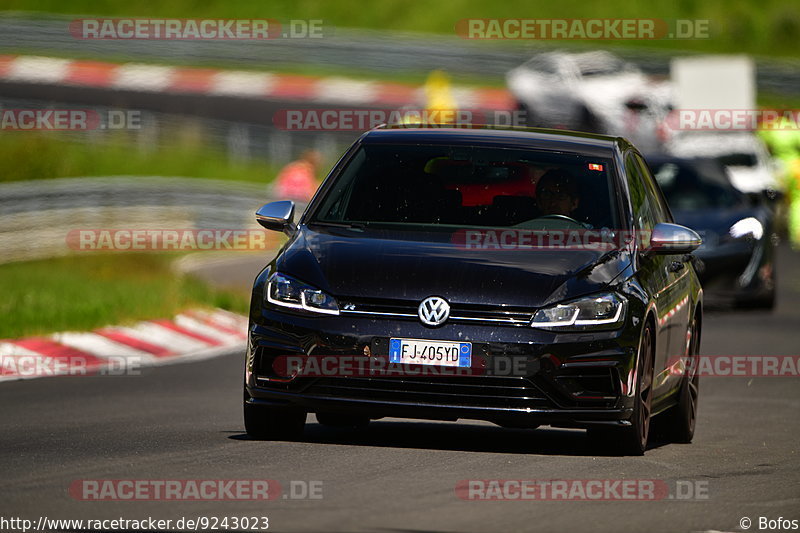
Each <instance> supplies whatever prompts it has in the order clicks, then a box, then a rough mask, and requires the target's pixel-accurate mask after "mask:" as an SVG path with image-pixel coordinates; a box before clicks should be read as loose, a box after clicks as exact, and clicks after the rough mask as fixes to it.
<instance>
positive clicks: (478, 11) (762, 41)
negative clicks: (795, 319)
mask: <svg viewBox="0 0 800 533" xmlns="http://www.w3.org/2000/svg"><path fill="white" fill-rule="evenodd" d="M4 9H6V10H20V11H33V12H36V11H39V12H51V13H64V14H74V15H97V16H119V17H125V16H128V17H179V18H272V19H278V20H281V21H289V20H292V19H300V20H303V19H305V20H307V19H323V20H324V22H325V24H327V25H332V26H339V27H357V28H370V29H376V30H413V31H423V32H436V33H442V34H450V35H454V34H455V30H454V28H455V24H456V22H457V21H459V20H461V19H465V18H535V19H554V18H555V19H571V18H611V17H613V18H621V19H641V18H648V19H665V20H668V21H670V20H675V19H700V20H709V21H710V30H711V32H710V38H707V39H695V40H644V41H643V40H624V39H622V40H615V41H612V40H606V41H586V42H587V43H593V44H594V46H597V45H598V44H601V45H603V46H608V45H609V44H613V45H620V46H630V47H642V46H648V47H653V48H661V49H668V50H681V49H684V50H697V51H702V52H722V53H742V52H747V53H755V54H764V55H781V56H787V57H798V56H800V48H798V46H797V42H798V40H799V39H800V10H798V9H797V5H796V2H794V1H791V0H705V1H703V2H697V1H680V2H676V1H674V0H652V1H651V2H648V3H647V4H646V5H644V4H641V3H637V2H629V1H627V0H607V1H605V2H586V1H585V0H561V1H560V2H542V1H540V2H531V1H530V0H506V1H504V2H495V1H491V0H451V1H448V2H430V1H429V0H384V1H381V2H371V3H369V4H365V3H364V2H363V1H362V0H336V1H333V0H302V1H298V0H271V1H270V2H269V3H268V4H265V3H264V2H262V1H259V0H241V1H239V2H226V1H224V0H209V1H206V2H197V1H196V0H172V1H170V2H161V3H153V2H149V1H147V0H130V1H128V2H118V1H115V0H71V1H70V2H63V1H61V0H5V2H4ZM561 42H565V41H561ZM549 43H550V44H559V43H558V42H557V41H550V42H549Z"/></svg>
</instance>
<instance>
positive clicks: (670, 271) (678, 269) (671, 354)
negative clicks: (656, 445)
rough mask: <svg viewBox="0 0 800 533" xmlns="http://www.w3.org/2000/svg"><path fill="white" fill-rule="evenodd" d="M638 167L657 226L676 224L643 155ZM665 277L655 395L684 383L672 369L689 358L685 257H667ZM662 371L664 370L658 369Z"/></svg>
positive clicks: (638, 157) (636, 156) (637, 157)
mask: <svg viewBox="0 0 800 533" xmlns="http://www.w3.org/2000/svg"><path fill="white" fill-rule="evenodd" d="M633 158H634V160H635V161H636V164H637V165H638V166H639V168H640V172H641V176H642V179H643V181H644V186H645V191H646V193H647V196H648V198H650V199H651V200H652V209H653V216H654V219H655V220H654V221H655V222H656V223H660V222H666V223H670V224H671V223H673V219H672V214H671V213H670V210H669V207H668V206H667V202H666V200H665V199H664V195H663V194H662V193H661V189H660V188H659V187H658V183H657V182H656V180H655V178H654V177H653V174H652V173H651V172H650V168H649V167H648V166H647V163H646V162H645V161H644V159H643V158H642V156H641V155H639V154H633ZM661 257H662V258H663V259H664V262H665V265H664V268H665V273H666V281H667V285H666V287H665V289H664V293H663V298H662V301H663V305H664V307H663V308H661V309H659V320H663V321H664V322H665V324H666V327H667V338H668V342H667V349H666V351H667V354H666V359H665V360H664V361H663V365H664V366H663V370H662V373H661V375H659V372H658V371H657V372H656V374H655V388H654V391H655V392H656V393H659V390H660V389H661V391H662V392H663V391H666V390H668V389H670V388H671V387H672V386H673V385H677V384H678V382H679V381H680V373H678V372H671V371H670V370H671V368H670V367H671V366H672V365H675V364H678V362H679V361H680V360H681V358H682V357H684V356H685V355H686V349H687V346H688V345H687V340H688V337H687V335H688V332H689V321H690V319H691V318H690V317H691V298H690V292H691V277H690V268H689V266H688V264H687V263H686V262H685V261H684V257H683V255H664V256H661ZM656 368H657V369H658V368H661V367H658V366H657V367H656Z"/></svg>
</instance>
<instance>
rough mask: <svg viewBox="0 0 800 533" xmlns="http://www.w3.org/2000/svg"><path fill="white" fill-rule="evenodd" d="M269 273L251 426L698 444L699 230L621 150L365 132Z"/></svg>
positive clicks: (457, 134)
mask: <svg viewBox="0 0 800 533" xmlns="http://www.w3.org/2000/svg"><path fill="white" fill-rule="evenodd" d="M256 218H257V220H258V222H259V223H260V224H261V225H262V226H264V227H266V228H268V229H274V230H278V231H283V232H285V233H286V234H287V235H288V236H289V239H288V241H287V242H286V244H285V245H284V246H283V248H282V249H281V250H280V252H279V253H278V255H277V256H276V257H275V258H274V259H273V260H272V261H271V262H270V263H269V264H268V265H267V266H266V267H265V268H264V270H263V271H262V272H261V273H260V274H259V275H258V276H257V278H256V280H255V283H254V287H253V293H252V302H251V308H250V326H249V343H248V350H247V355H246V369H245V383H244V419H245V427H246V430H247V433H248V434H249V435H250V436H251V437H253V438H259V439H291V438H297V437H299V436H300V435H301V434H302V431H303V427H304V425H305V422H306V417H307V414H308V413H315V414H316V417H317V420H318V421H319V422H320V423H321V424H326V425H338V426H363V425H366V424H367V423H368V422H369V421H370V420H375V419H379V418H382V417H403V418H421V419H435V420H458V419H477V420H485V421H490V422H493V423H496V424H499V425H501V426H507V427H522V428H524V427H529V428H535V427H537V426H539V425H550V426H555V427H577V428H586V429H587V430H588V432H589V436H590V438H593V439H597V440H598V442H603V443H605V444H610V445H612V446H614V447H615V448H616V449H618V450H619V451H620V452H623V453H631V454H642V453H644V450H645V448H646V446H647V441H648V434H649V432H650V431H649V429H650V420H651V418H652V417H653V416H655V415H658V418H659V419H660V421H661V422H663V425H662V427H663V429H664V431H665V435H666V436H668V437H669V438H670V439H671V440H673V441H676V442H690V441H691V439H692V436H693V433H694V426H695V418H696V412H697V400H698V378H697V376H696V375H695V374H694V373H693V371H692V369H694V368H696V366H694V365H693V364H692V362H693V361H694V356H695V355H696V354H697V352H698V347H699V344H700V331H701V324H702V289H701V287H700V284H699V282H698V279H697V276H696V274H695V271H694V268H693V266H692V256H691V252H692V251H693V250H694V249H696V248H697V247H698V246H699V245H700V238H699V236H698V235H697V234H696V233H695V232H693V231H692V230H690V229H687V228H685V227H682V226H678V225H675V224H674V223H673V219H672V215H671V214H670V211H669V208H668V207H667V204H666V202H665V201H664V198H663V196H662V194H661V191H660V189H659V188H658V185H657V184H656V182H655V181H654V179H653V176H652V175H651V173H650V171H649V170H648V167H647V165H646V164H645V162H644V160H643V158H642V156H641V155H640V154H639V152H638V151H637V150H636V149H635V148H634V147H633V146H632V145H631V144H629V143H628V142H627V141H625V140H624V139H621V138H615V137H607V136H600V135H591V134H584V133H575V132H565V131H551V130H533V129H513V128H499V127H477V126H476V127H465V128H454V127H407V126H389V127H381V128H377V129H374V130H371V131H369V132H367V133H365V134H364V135H362V136H361V138H360V139H358V141H356V142H355V143H354V144H353V146H352V147H351V148H350V149H349V150H348V151H347V152H346V153H345V155H344V156H343V157H342V158H341V160H340V161H339V162H338V163H337V164H336V165H335V166H334V168H333V169H332V171H331V172H330V174H329V176H328V177H327V179H326V180H325V181H324V183H323V184H322V186H321V187H320V189H319V191H318V192H317V194H316V195H315V196H314V198H313V200H312V201H311V202H310V204H309V205H308V208H307V209H306V210H305V212H304V213H303V215H302V216H301V217H300V219H299V221H298V222H297V223H295V222H294V204H293V203H292V202H288V201H280V202H274V203H270V204H267V205H265V206H263V207H262V208H261V209H259V211H258V212H257V213H256Z"/></svg>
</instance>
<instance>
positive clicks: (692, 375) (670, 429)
mask: <svg viewBox="0 0 800 533" xmlns="http://www.w3.org/2000/svg"><path fill="white" fill-rule="evenodd" d="M699 351H700V327H699V324H698V322H697V317H693V318H692V324H691V326H690V329H689V346H688V350H687V352H688V353H687V356H688V357H689V358H690V362H689V364H688V365H687V369H686V374H685V375H684V378H683V380H682V381H681V388H680V391H679V392H678V404H677V405H675V406H674V407H671V408H670V409H669V410H668V411H667V412H666V413H664V414H663V415H661V417H663V420H662V422H663V432H664V437H665V438H666V439H667V440H668V441H670V442H677V443H681V444H689V443H690V442H692V438H694V428H695V425H696V423H697V406H698V400H699V393H700V377H699V376H698V375H697V354H698V353H699Z"/></svg>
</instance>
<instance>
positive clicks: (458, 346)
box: [389, 339, 472, 368]
mask: <svg viewBox="0 0 800 533" xmlns="http://www.w3.org/2000/svg"><path fill="white" fill-rule="evenodd" d="M389 362H390V363H401V364H417V365H438V366H454V367H466V368H468V367H469V366H470V365H471V364H472V343H471V342H448V341H426V340H420V339H390V340H389Z"/></svg>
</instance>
